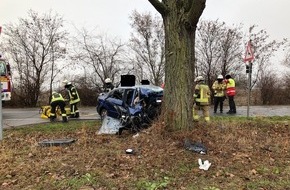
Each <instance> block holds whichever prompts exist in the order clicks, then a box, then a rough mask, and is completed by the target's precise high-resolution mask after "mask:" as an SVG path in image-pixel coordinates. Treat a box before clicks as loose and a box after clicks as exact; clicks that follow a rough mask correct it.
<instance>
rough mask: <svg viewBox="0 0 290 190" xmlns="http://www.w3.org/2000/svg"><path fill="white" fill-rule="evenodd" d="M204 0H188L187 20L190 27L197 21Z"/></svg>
mask: <svg viewBox="0 0 290 190" xmlns="http://www.w3.org/2000/svg"><path fill="white" fill-rule="evenodd" d="M205 2H206V0H191V1H189V4H190V6H191V7H190V10H189V13H188V22H189V24H190V26H191V27H195V26H196V25H197V23H198V20H199V18H200V16H201V14H202V12H203V10H204V9H205Z"/></svg>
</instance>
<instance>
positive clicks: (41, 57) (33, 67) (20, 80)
mask: <svg viewBox="0 0 290 190" xmlns="http://www.w3.org/2000/svg"><path fill="white" fill-rule="evenodd" d="M5 28H6V31H7V32H6V33H5V38H4V40H5V44H6V46H5V50H6V51H7V52H9V54H10V57H11V58H12V59H13V61H14V62H15V63H16V65H15V68H16V70H17V72H18V74H19V77H17V78H14V79H16V80H17V84H18V87H19V88H18V89H19V96H21V97H22V100H23V104H24V105H25V106H36V104H37V101H38V98H39V95H40V93H41V89H42V88H43V84H44V82H45V81H46V79H48V78H47V77H48V76H51V77H50V84H52V82H53V80H54V78H55V75H57V73H59V72H60V70H57V65H56V64H60V63H59V62H57V61H58V60H59V59H61V58H62V57H63V54H64V51H63V48H62V44H64V43H65V41H66V36H67V32H66V31H65V30H63V19H62V17H60V16H58V15H57V14H55V15H52V13H51V12H49V13H46V14H43V15H39V14H38V13H36V12H35V11H32V10H30V11H29V12H28V18H26V19H19V23H18V24H8V25H6V26H5ZM52 60H53V61H52ZM50 88H51V85H50Z"/></svg>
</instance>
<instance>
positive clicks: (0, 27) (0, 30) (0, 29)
mask: <svg viewBox="0 0 290 190" xmlns="http://www.w3.org/2000/svg"><path fill="white" fill-rule="evenodd" d="M1 32H2V26H0V34H1Z"/></svg>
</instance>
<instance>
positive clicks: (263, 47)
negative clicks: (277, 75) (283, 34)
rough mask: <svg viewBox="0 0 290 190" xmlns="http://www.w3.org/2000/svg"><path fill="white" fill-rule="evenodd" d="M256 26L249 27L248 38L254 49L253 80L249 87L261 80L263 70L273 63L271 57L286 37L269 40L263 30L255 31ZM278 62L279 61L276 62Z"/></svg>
mask: <svg viewBox="0 0 290 190" xmlns="http://www.w3.org/2000/svg"><path fill="white" fill-rule="evenodd" d="M256 28H257V26H256V25H253V26H251V27H250V28H249V39H250V40H251V44H252V46H253V50H254V57H255V59H254V62H253V68H252V72H253V77H252V78H253V82H252V86H251V88H253V87H254V86H255V85H256V84H257V83H258V82H259V81H260V80H263V74H264V72H263V71H264V70H265V69H266V68H268V67H269V65H271V67H272V69H273V65H274V64H275V63H273V62H272V60H271V58H272V57H273V56H274V54H275V52H277V51H278V50H279V49H280V47H283V46H284V45H285V43H286V41H287V40H286V39H283V40H282V41H281V42H279V41H276V40H270V39H269V38H270V36H269V35H268V34H267V32H266V31H265V30H259V31H257V32H255V30H256ZM276 64H279V63H276Z"/></svg>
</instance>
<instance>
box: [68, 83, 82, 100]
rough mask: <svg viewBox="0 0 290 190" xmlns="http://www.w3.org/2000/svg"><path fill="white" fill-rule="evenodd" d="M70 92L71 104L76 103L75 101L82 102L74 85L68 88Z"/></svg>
mask: <svg viewBox="0 0 290 190" xmlns="http://www.w3.org/2000/svg"><path fill="white" fill-rule="evenodd" d="M68 94H69V98H70V101H69V103H70V104H75V103H78V102H80V97H79V94H78V92H77V90H76V88H75V87H74V86H71V87H69V88H68Z"/></svg>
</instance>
